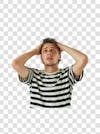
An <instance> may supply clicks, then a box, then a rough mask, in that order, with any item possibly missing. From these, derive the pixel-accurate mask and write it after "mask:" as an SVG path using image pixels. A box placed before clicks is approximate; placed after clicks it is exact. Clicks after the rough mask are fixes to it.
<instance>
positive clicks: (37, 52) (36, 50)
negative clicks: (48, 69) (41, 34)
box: [35, 44, 41, 55]
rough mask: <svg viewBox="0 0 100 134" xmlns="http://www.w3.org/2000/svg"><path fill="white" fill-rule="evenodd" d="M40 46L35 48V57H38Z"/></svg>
mask: <svg viewBox="0 0 100 134" xmlns="http://www.w3.org/2000/svg"><path fill="white" fill-rule="evenodd" d="M40 50H41V44H40V45H39V46H38V47H36V48H35V52H36V55H40Z"/></svg>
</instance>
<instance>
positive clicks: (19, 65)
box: [12, 45, 41, 79]
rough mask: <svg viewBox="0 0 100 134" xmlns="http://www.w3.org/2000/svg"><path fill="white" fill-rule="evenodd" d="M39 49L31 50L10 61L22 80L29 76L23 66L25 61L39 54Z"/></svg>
mask: <svg viewBox="0 0 100 134" xmlns="http://www.w3.org/2000/svg"><path fill="white" fill-rule="evenodd" d="M40 47H41V45H40V46H39V47H37V48H35V49H33V50H32V51H29V52H27V53H25V54H22V55H20V56H19V57H17V58H16V59H14V60H13V61H12V66H13V68H14V69H15V70H16V72H18V74H19V75H20V76H21V77H22V78H23V79H26V78H27V76H28V74H29V69H28V68H27V67H26V66H25V65H24V64H25V63H26V61H27V60H29V59H30V58H31V57H32V56H34V55H39V54H40Z"/></svg>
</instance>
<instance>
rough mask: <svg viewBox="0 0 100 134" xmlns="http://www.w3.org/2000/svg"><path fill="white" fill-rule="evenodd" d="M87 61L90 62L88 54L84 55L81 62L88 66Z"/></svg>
mask: <svg viewBox="0 0 100 134" xmlns="http://www.w3.org/2000/svg"><path fill="white" fill-rule="evenodd" d="M87 63H88V56H87V55H84V56H83V58H82V60H81V64H82V66H86V64H87Z"/></svg>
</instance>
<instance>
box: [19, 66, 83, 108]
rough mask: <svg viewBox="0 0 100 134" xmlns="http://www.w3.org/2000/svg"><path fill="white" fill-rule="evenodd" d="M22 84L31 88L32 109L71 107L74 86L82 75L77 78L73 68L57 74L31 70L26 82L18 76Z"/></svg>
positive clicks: (62, 70)
mask: <svg viewBox="0 0 100 134" xmlns="http://www.w3.org/2000/svg"><path fill="white" fill-rule="evenodd" d="M18 77H19V80H20V82H23V83H25V84H27V85H28V86H29V88H30V108H33V107H34V106H35V107H36V106H41V107H46V108H58V107H65V106H70V105H71V94H72V89H73V85H74V84H75V83H77V82H78V81H80V80H81V79H82V77H83V72H82V74H81V75H80V76H79V77H78V78H75V76H74V73H73V68H72V66H70V67H66V68H63V69H59V71H57V72H55V73H47V72H45V71H43V70H39V69H35V68H29V75H28V77H27V79H26V80H24V79H22V77H21V76H20V75H19V74H18Z"/></svg>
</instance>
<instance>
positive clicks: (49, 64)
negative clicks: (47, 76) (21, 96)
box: [12, 42, 88, 79]
mask: <svg viewBox="0 0 100 134" xmlns="http://www.w3.org/2000/svg"><path fill="white" fill-rule="evenodd" d="M57 45H58V47H59V48H60V50H61V52H62V51H65V52H67V53H68V54H69V55H71V56H72V58H73V59H74V60H75V63H74V64H73V65H72V66H73V72H74V75H75V77H78V76H79V75H81V73H82V71H83V69H84V68H85V66H86V64H87V63H88V57H87V56H86V55H85V54H84V53H82V52H80V51H78V50H76V49H74V48H71V47H69V46H67V45H63V44H61V43H59V42H58V44H57ZM40 48H41V44H40V45H39V46H38V47H37V48H35V49H33V50H31V51H29V52H26V53H24V54H22V55H20V56H18V57H17V58H15V59H14V60H13V62H12V66H13V68H14V69H15V70H16V72H17V73H18V74H19V75H20V76H21V77H22V78H23V79H26V78H27V76H28V74H29V69H28V67H26V66H25V63H26V62H27V60H29V59H30V58H31V57H32V56H35V55H40ZM60 58H61V54H60V53H59V51H58V49H57V48H56V47H54V45H52V44H51V43H49V45H48V44H45V45H44V46H43V49H42V53H41V59H42V61H43V63H44V70H45V72H48V73H53V72H56V71H58V60H59V59H60Z"/></svg>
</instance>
